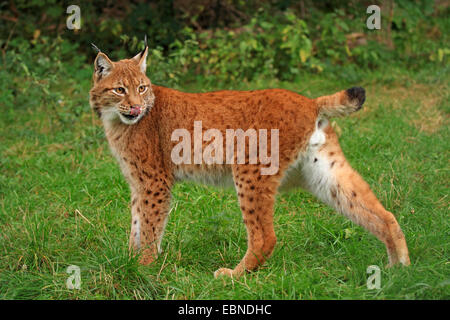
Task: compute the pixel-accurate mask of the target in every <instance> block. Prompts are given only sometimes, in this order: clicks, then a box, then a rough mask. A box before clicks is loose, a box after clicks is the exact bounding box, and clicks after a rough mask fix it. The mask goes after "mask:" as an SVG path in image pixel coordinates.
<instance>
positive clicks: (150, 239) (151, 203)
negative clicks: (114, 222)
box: [130, 174, 171, 265]
mask: <svg viewBox="0 0 450 320" xmlns="http://www.w3.org/2000/svg"><path fill="white" fill-rule="evenodd" d="M148 176H151V178H149V177H146V179H144V178H143V177H141V178H142V180H143V181H141V185H140V186H139V189H138V191H135V192H133V193H132V200H131V215H132V218H131V233H130V249H131V250H134V251H135V252H137V251H141V252H142V255H141V259H140V263H141V264H144V265H146V264H149V263H151V262H153V261H154V260H155V259H156V258H157V256H158V253H160V252H161V248H160V245H161V240H162V237H163V234H164V229H165V227H166V223H167V218H168V215H169V208H170V198H171V194H170V188H169V187H168V186H167V184H166V183H165V182H164V179H163V178H161V177H157V176H156V177H155V176H154V175H150V174H149V175H148Z"/></svg>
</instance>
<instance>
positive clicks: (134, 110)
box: [130, 107, 141, 116]
mask: <svg viewBox="0 0 450 320" xmlns="http://www.w3.org/2000/svg"><path fill="white" fill-rule="evenodd" d="M140 113H141V108H139V107H131V110H130V115H131V116H137V115H139V114H140Z"/></svg>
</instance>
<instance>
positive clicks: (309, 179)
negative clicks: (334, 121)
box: [302, 121, 410, 266]
mask: <svg viewBox="0 0 450 320" xmlns="http://www.w3.org/2000/svg"><path fill="white" fill-rule="evenodd" d="M323 127H324V128H320V121H319V126H318V128H317V130H316V132H315V133H314V134H313V137H312V138H311V140H310V145H309V146H308V151H307V153H306V156H305V158H304V162H303V167H302V173H303V177H304V179H305V181H304V183H305V187H306V189H308V190H310V191H311V192H312V193H313V194H315V195H316V196H317V197H318V198H319V199H321V200H322V201H324V202H325V203H327V204H329V205H330V206H332V207H334V208H336V210H338V211H339V212H341V213H343V214H344V215H345V216H347V217H348V218H349V219H350V220H352V221H353V222H355V223H357V224H359V225H361V226H363V227H364V228H366V229H367V230H368V231H370V232H371V233H372V234H374V235H375V236H376V237H377V238H378V239H379V240H381V241H382V242H383V243H384V244H385V245H386V249H387V252H388V256H389V265H390V266H392V265H394V264H397V263H399V262H400V263H401V264H403V265H409V264H410V260H409V255H408V248H407V246H406V241H405V237H404V235H403V232H402V231H401V229H400V226H399V225H398V223H397V220H396V219H395V217H394V215H393V214H392V213H391V212H389V211H386V210H385V208H384V207H383V206H382V205H381V203H380V202H379V201H378V199H377V198H376V196H375V195H374V194H373V192H372V191H371V189H370V187H369V185H368V184H367V183H366V182H365V181H364V180H363V179H362V178H361V176H360V175H359V174H358V173H357V172H356V171H355V170H353V169H352V168H351V166H350V165H349V164H348V162H347V160H346V159H345V157H344V155H343V153H342V150H341V148H340V146H339V142H338V140H337V137H336V134H335V133H334V132H333V130H332V129H331V127H330V126H327V125H323ZM320 135H323V136H322V137H320Z"/></svg>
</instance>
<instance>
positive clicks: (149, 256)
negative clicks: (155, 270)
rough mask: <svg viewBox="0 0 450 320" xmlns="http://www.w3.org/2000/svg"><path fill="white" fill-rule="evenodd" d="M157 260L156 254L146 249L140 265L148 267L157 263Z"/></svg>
mask: <svg viewBox="0 0 450 320" xmlns="http://www.w3.org/2000/svg"><path fill="white" fill-rule="evenodd" d="M156 258H157V256H156V254H155V253H154V252H153V251H152V250H149V249H146V250H144V251H143V252H142V255H141V259H140V260H139V263H140V264H142V265H148V264H150V263H152V262H153V261H155V260H156Z"/></svg>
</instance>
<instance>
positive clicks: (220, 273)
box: [214, 268, 233, 279]
mask: <svg viewBox="0 0 450 320" xmlns="http://www.w3.org/2000/svg"><path fill="white" fill-rule="evenodd" d="M222 276H227V277H230V278H233V270H232V269H228V268H220V269H218V270H216V272H214V278H216V279H217V278H218V277H222Z"/></svg>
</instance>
